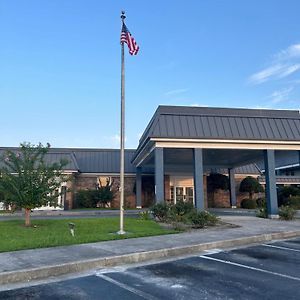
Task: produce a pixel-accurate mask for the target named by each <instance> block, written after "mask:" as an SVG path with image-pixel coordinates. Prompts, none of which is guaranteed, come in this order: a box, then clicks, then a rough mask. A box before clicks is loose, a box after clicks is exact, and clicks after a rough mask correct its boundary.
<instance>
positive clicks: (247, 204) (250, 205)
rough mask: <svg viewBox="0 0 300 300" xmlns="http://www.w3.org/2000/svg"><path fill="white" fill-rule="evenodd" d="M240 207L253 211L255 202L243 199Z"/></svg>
mask: <svg viewBox="0 0 300 300" xmlns="http://www.w3.org/2000/svg"><path fill="white" fill-rule="evenodd" d="M241 207H242V208H246V209H254V208H256V207H257V205H256V201H255V200H252V199H243V200H242V202H241Z"/></svg>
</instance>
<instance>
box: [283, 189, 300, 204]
mask: <svg viewBox="0 0 300 300" xmlns="http://www.w3.org/2000/svg"><path fill="white" fill-rule="evenodd" d="M294 196H300V189H299V188H297V187H294V186H283V187H280V188H279V189H278V205H279V206H281V205H287V204H288V201H289V198H291V197H294Z"/></svg>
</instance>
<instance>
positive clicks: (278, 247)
mask: <svg viewBox="0 0 300 300" xmlns="http://www.w3.org/2000/svg"><path fill="white" fill-rule="evenodd" d="M261 245H262V246H265V247H271V248H276V249H281V250H288V251H295V252H300V250H298V249H293V248H288V247H282V246H275V245H269V244H261Z"/></svg>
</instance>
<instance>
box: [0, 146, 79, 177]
mask: <svg viewBox="0 0 300 300" xmlns="http://www.w3.org/2000/svg"><path fill="white" fill-rule="evenodd" d="M7 150H11V151H14V152H18V150H19V148H17V147H12V148H0V157H2V156H3V155H4V154H5V152H6V151H7ZM61 160H66V161H67V162H68V163H67V165H66V166H65V167H64V170H68V171H74V172H78V170H79V168H78V165H77V162H76V159H75V157H74V154H73V153H72V152H66V151H60V150H59V149H55V150H54V149H51V150H50V151H49V152H48V153H47V154H46V156H45V162H46V163H49V164H52V163H58V162H60V161H61ZM0 164H1V161H0Z"/></svg>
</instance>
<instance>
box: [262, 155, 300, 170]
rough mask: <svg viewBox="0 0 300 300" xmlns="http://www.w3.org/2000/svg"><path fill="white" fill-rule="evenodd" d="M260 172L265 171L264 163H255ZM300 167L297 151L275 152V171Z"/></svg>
mask: <svg viewBox="0 0 300 300" xmlns="http://www.w3.org/2000/svg"><path fill="white" fill-rule="evenodd" d="M257 165H258V167H259V168H260V170H264V169H265V165H264V161H263V160H262V161H258V162H257ZM299 166H300V152H299V151H276V152H275V167H276V169H282V168H284V169H285V168H291V167H295V168H297V167H299Z"/></svg>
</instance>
